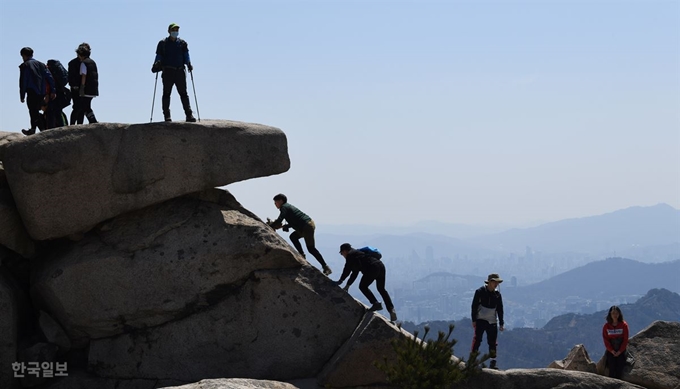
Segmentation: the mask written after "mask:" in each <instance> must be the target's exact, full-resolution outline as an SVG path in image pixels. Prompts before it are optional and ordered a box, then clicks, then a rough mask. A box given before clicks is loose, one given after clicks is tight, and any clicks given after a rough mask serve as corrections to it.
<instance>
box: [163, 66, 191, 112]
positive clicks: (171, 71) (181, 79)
mask: <svg viewBox="0 0 680 389" xmlns="http://www.w3.org/2000/svg"><path fill="white" fill-rule="evenodd" d="M161 78H162V79H163V98H162V101H163V116H165V118H166V119H167V118H170V93H171V92H172V86H173V85H174V86H175V87H176V88H177V93H179V99H180V100H181V101H182V107H183V108H184V114H185V115H186V117H190V116H191V115H192V113H191V104H190V103H189V95H188V94H187V75H186V72H185V71H184V66H182V67H181V68H177V69H176V68H170V67H164V68H163V75H162V76H161Z"/></svg>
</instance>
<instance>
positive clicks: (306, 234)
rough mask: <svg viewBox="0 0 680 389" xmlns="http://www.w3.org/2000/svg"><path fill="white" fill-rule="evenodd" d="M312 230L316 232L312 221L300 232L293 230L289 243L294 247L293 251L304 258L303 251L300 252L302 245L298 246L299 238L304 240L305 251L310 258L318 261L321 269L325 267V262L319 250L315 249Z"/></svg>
mask: <svg viewBox="0 0 680 389" xmlns="http://www.w3.org/2000/svg"><path fill="white" fill-rule="evenodd" d="M314 230H316V225H315V224H314V221H313V220H310V221H309V223H307V224H305V226H304V228H303V229H302V230H300V231H298V230H295V232H293V233H292V234H290V241H291V242H293V246H295V249H296V250H297V251H298V252H299V253H300V254H302V256H303V257H304V256H305V251H304V250H302V245H301V244H300V238H304V240H305V246H307V251H309V253H310V254H312V256H313V257H314V258H315V259H316V260H317V261H319V263H320V264H321V266H322V267H324V268H325V267H326V266H328V265H326V261H324V259H323V256H321V253H320V252H319V250H317V249H316V245H315V242H314Z"/></svg>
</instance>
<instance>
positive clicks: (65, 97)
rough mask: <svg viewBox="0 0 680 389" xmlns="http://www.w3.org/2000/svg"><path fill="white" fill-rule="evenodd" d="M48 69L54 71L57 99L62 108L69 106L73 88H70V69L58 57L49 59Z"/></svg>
mask: <svg viewBox="0 0 680 389" xmlns="http://www.w3.org/2000/svg"><path fill="white" fill-rule="evenodd" d="M47 69H49V71H50V73H52V78H54V84H55V85H56V90H55V93H56V94H57V99H56V100H57V101H58V102H60V104H59V106H60V108H64V107H67V106H68V105H69V104H71V90H70V89H68V86H67V85H68V71H67V70H66V69H64V66H63V65H62V64H61V62H59V61H58V60H56V59H50V60H49V61H47Z"/></svg>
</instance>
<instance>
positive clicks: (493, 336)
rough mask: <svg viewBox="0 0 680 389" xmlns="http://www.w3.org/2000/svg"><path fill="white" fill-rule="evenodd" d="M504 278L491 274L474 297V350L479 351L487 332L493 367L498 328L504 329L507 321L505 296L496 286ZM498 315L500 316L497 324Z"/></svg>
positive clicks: (492, 367)
mask: <svg viewBox="0 0 680 389" xmlns="http://www.w3.org/2000/svg"><path fill="white" fill-rule="evenodd" d="M501 282H503V279H502V278H501V277H500V276H499V275H498V274H496V273H493V274H489V276H488V277H487V279H486V281H484V283H485V284H486V285H484V286H482V287H480V288H479V289H477V290H476V291H475V296H474V297H473V298H472V328H474V330H475V333H474V338H472V352H478V351H479V346H480V345H481V344H482V337H483V336H484V332H486V341H487V343H488V344H489V356H490V357H491V363H490V364H489V367H490V368H491V369H498V368H497V367H496V347H497V346H498V343H497V342H496V340H497V339H498V330H499V329H500V330H501V331H503V329H504V324H505V322H504V321H503V298H502V297H501V292H499V291H497V290H496V288H497V287H498V285H500V283H501ZM496 317H498V324H500V327H498V325H497V321H496Z"/></svg>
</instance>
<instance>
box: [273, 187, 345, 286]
mask: <svg viewBox="0 0 680 389" xmlns="http://www.w3.org/2000/svg"><path fill="white" fill-rule="evenodd" d="M274 205H276V208H278V209H279V210H280V212H281V213H280V214H279V217H278V218H277V219H276V220H274V221H273V222H269V223H268V224H269V226H270V227H271V228H273V229H275V230H278V229H279V228H283V230H284V231H286V232H288V229H289V228H291V227H292V228H293V229H294V230H295V232H293V233H292V234H290V240H291V242H293V246H295V248H296V249H297V251H298V252H299V253H300V254H302V257H305V252H304V251H303V250H302V245H301V244H300V238H304V240H305V245H306V246H307V251H309V253H310V254H312V256H314V258H316V260H317V261H319V263H320V264H321V266H322V267H323V274H325V275H327V276H328V275H330V274H331V273H332V272H333V271H332V270H331V268H330V267H328V265H327V264H326V261H324V259H323V257H322V256H321V253H320V252H319V250H317V249H316V247H315V245H314V230H315V229H316V226H315V225H314V221H313V220H312V218H310V217H309V216H307V214H305V213H304V212H302V211H300V210H299V209H297V208H296V207H294V206H293V205H291V204H289V203H288V198H287V197H286V195H284V194H282V193H279V194H277V195H276V196H274ZM284 219H285V220H286V223H288V224H286V225H283V220H284Z"/></svg>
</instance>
